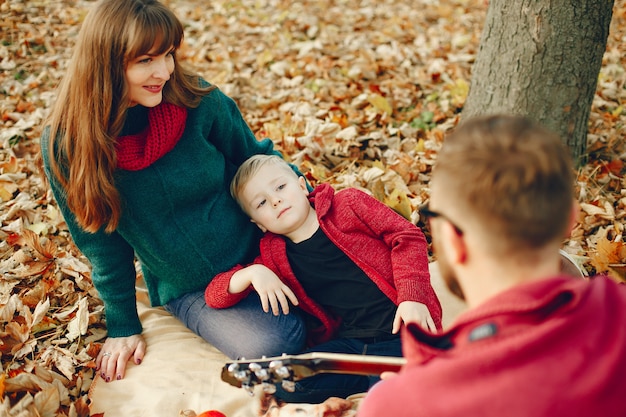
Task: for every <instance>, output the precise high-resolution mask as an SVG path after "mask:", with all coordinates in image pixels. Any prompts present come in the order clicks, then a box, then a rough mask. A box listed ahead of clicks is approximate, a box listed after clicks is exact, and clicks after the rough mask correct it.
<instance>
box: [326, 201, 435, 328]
mask: <svg viewBox="0 0 626 417" xmlns="http://www.w3.org/2000/svg"><path fill="white" fill-rule="evenodd" d="M336 196H340V197H339V198H340V199H339V200H338V201H339V202H340V204H341V205H342V208H341V209H340V210H342V211H344V212H347V213H350V214H349V215H350V216H356V217H357V218H358V221H357V223H360V224H361V227H362V228H363V230H368V232H367V233H369V234H371V235H372V236H374V238H375V239H378V240H380V241H381V242H383V243H384V244H385V245H386V246H387V247H388V250H389V251H390V260H391V270H392V273H393V283H386V284H385V283H384V282H380V283H379V284H380V285H389V284H391V285H392V286H393V287H394V288H395V291H396V292H397V297H396V300H395V301H396V303H397V304H400V303H401V302H403V301H417V302H420V303H423V304H425V305H426V306H427V307H428V309H429V311H430V314H431V316H432V318H433V320H434V321H435V324H436V325H437V327H441V314H442V313H441V304H440V303H439V299H438V298H437V295H436V294H435V291H434V289H433V287H432V285H431V283H430V272H429V269H428V244H427V242H426V238H425V236H424V233H423V232H422V231H421V229H420V228H419V227H417V226H415V225H414V224H412V223H411V222H409V221H408V220H406V219H405V218H404V217H402V216H401V215H399V214H398V213H396V212H395V211H393V210H392V209H390V208H389V207H388V206H386V205H385V204H383V203H381V202H380V201H378V200H376V199H375V198H374V197H372V196H370V195H368V194H366V193H364V192H362V191H359V190H356V189H345V190H342V191H340V192H338V193H337V194H336ZM343 205H347V206H349V207H343ZM359 251H360V252H361V253H364V254H366V255H365V256H362V257H361V260H360V262H359V266H360V267H361V268H362V269H364V270H366V273H368V272H367V271H368V270H369V271H371V270H376V269H378V265H377V264H376V262H380V259H370V258H372V257H371V256H367V253H368V247H367V244H365V246H363V247H361V248H360V250H359ZM368 275H370V274H369V273H368ZM380 285H379V286H380Z"/></svg>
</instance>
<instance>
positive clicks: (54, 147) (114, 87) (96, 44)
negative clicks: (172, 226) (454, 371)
mask: <svg viewBox="0 0 626 417" xmlns="http://www.w3.org/2000/svg"><path fill="white" fill-rule="evenodd" d="M182 40H183V26H182V24H181V23H180V21H179V20H178V18H176V16H175V15H174V14H173V12H172V11H171V10H170V9H168V8H167V7H165V6H164V5H162V4H161V3H159V2H158V1H156V0H100V1H99V2H98V3H97V4H96V5H95V6H94V7H93V9H92V10H90V12H89V13H88V15H87V17H86V18H85V21H84V22H83V24H82V27H81V29H80V32H79V35H78V41H77V43H76V46H75V49H74V52H73V56H72V59H71V61H70V63H69V65H68V68H67V72H66V74H65V76H64V77H63V79H62V80H61V83H60V85H59V88H58V91H57V98H56V102H55V105H54V107H53V109H52V112H51V114H50V116H49V118H48V120H47V122H46V124H48V125H49V126H50V132H49V138H50V143H49V152H50V154H49V155H48V156H49V160H50V167H51V171H52V174H53V175H54V176H55V177H56V178H57V179H58V180H59V182H60V184H61V185H62V187H63V189H64V191H65V196H66V199H67V204H68V207H69V209H70V210H71V211H72V213H74V215H75V216H76V220H77V222H78V224H79V225H80V226H81V227H82V228H83V229H85V230H86V231H88V232H92V233H95V232H96V231H98V230H100V229H101V228H102V227H105V230H106V231H107V232H112V231H114V230H115V229H116V228H117V225H118V223H119V219H120V215H121V202H120V195H119V192H118V190H117V189H116V187H115V183H114V171H115V169H116V165H117V159H116V152H115V142H116V139H117V137H118V135H119V134H120V132H121V130H122V127H123V124H124V119H125V115H126V112H127V110H128V107H129V104H130V103H129V99H128V89H127V86H126V81H125V70H126V67H127V65H128V63H129V62H131V61H132V60H133V59H135V58H137V57H139V56H141V55H144V54H147V53H148V52H149V51H152V52H154V51H156V52H157V53H158V54H161V53H165V52H166V51H168V50H169V49H170V48H171V47H172V46H173V47H174V48H176V49H177V48H178V47H179V46H180V44H181V42H182ZM174 59H175V63H176V64H175V66H174V72H173V74H172V75H171V77H170V80H169V81H168V82H167V83H166V84H165V87H164V89H163V100H164V101H166V102H169V103H173V104H176V105H179V106H185V107H190V108H193V107H197V106H198V104H199V102H200V99H201V97H202V95H204V94H207V93H208V92H209V91H210V90H211V89H212V87H210V88H206V87H201V86H200V81H199V78H198V76H197V75H195V74H192V73H191V72H189V71H187V70H185V69H184V68H183V67H182V66H181V65H179V63H178V62H176V57H174Z"/></svg>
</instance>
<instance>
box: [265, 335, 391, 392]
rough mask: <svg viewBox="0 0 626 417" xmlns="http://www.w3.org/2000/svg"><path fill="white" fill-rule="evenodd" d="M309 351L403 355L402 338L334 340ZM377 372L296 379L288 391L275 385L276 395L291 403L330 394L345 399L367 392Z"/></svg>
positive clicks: (323, 375) (322, 375)
mask: <svg viewBox="0 0 626 417" xmlns="http://www.w3.org/2000/svg"><path fill="white" fill-rule="evenodd" d="M307 352H333V353H352V354H357V355H378V356H397V357H401V356H402V342H401V341H400V337H397V338H395V339H391V340H383V341H374V343H364V342H363V341H360V340H358V339H335V340H331V341H329V342H326V343H322V344H321V345H318V346H315V347H313V348H311V349H308V350H307ZM379 380H380V378H379V377H378V375H372V376H361V375H347V374H330V373H325V374H318V375H315V376H312V377H309V378H305V379H303V380H301V381H298V382H296V390H295V391H294V392H288V391H285V390H284V389H282V387H281V386H280V384H277V385H276V394H275V396H276V398H278V399H281V400H283V401H286V402H289V403H321V402H324V401H325V400H326V399H328V398H329V397H340V398H346V397H348V396H350V395H352V394H358V393H361V392H366V391H367V390H368V389H369V388H370V387H371V386H372V385H374V384H375V383H376V382H378V381H379Z"/></svg>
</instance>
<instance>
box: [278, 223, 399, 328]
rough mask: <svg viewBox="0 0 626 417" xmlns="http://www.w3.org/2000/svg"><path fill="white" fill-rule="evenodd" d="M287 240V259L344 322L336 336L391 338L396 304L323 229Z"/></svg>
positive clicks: (311, 292)
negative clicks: (308, 235) (296, 239)
mask: <svg viewBox="0 0 626 417" xmlns="http://www.w3.org/2000/svg"><path fill="white" fill-rule="evenodd" d="M285 240H286V243H287V258H288V260H289V264H290V265H291V268H292V269H293V272H294V274H295V276H296V278H297V279H298V281H299V282H300V283H301V284H302V286H303V287H304V290H305V291H306V292H307V294H308V295H309V296H310V297H311V298H312V299H314V300H315V301H317V302H318V303H319V304H320V305H322V306H323V307H324V308H326V309H327V310H328V311H330V312H331V313H332V314H334V315H335V316H338V317H341V319H342V324H341V326H340V328H339V331H338V333H337V334H336V335H335V336H336V337H346V338H371V337H389V335H391V327H392V325H393V318H394V315H395V313H396V306H395V304H394V303H393V302H392V301H391V300H390V299H389V298H388V297H387V296H386V295H385V294H383V293H382V291H380V289H379V288H378V287H377V286H376V284H374V282H373V281H372V280H371V279H370V278H369V277H368V276H367V275H366V274H365V273H364V272H363V270H361V268H359V267H358V266H357V265H356V264H355V263H354V262H352V260H351V259H350V258H349V257H348V256H347V255H346V254H345V253H344V252H343V251H341V250H340V249H339V248H338V247H337V246H335V244H334V243H333V242H331V241H330V239H328V237H327V236H326V235H325V234H324V232H323V231H322V229H321V228H318V230H317V231H316V232H315V234H313V236H311V237H310V238H309V239H307V240H305V241H303V242H300V243H293V242H292V241H291V240H289V239H285Z"/></svg>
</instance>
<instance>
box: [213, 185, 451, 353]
mask: <svg viewBox="0 0 626 417" xmlns="http://www.w3.org/2000/svg"><path fill="white" fill-rule="evenodd" d="M309 200H310V201H311V204H312V205H313V206H314V207H315V211H316V213H317V217H318V220H319V224H320V227H321V228H322V230H323V231H324V233H325V234H326V236H328V238H329V239H330V240H331V241H332V242H333V243H334V244H335V245H336V246H337V247H338V248H339V249H341V250H342V251H344V252H345V253H346V255H348V257H350V259H352V261H353V262H354V263H355V264H356V265H357V266H358V267H359V268H361V269H362V270H363V271H364V272H365V274H367V276H368V277H369V278H370V279H371V280H372V281H374V283H376V285H377V286H378V287H379V288H380V290H381V291H382V292H383V293H384V294H385V295H387V297H389V299H391V301H393V302H394V303H395V304H396V305H398V304H399V303H401V302H403V301H409V300H410V301H417V302H420V303H423V304H425V305H426V306H427V307H428V310H429V312H430V315H431V316H432V318H433V320H434V322H435V324H436V325H437V327H438V328H441V305H440V304H439V299H438V298H437V296H436V294H435V291H434V290H433V288H432V286H431V285H430V273H429V271H428V251H427V242H426V239H425V237H424V234H423V233H422V231H421V230H420V229H419V228H418V227H417V226H415V225H414V224H412V223H411V222H409V221H407V220H406V219H405V218H404V217H402V216H400V215H399V214H397V213H396V212H394V211H393V210H391V209H390V208H389V207H387V206H386V205H384V204H383V203H381V202H379V201H378V200H376V199H375V198H373V197H371V196H369V195H368V194H366V193H364V192H362V191H359V190H357V189H353V188H348V189H345V190H342V191H339V192H337V193H335V191H334V189H333V188H332V187H331V186H330V185H328V184H322V185H320V186H318V187H317V188H316V189H315V190H314V191H313V192H312V193H311V194H310V195H309ZM284 239H285V238H284V237H282V236H278V235H275V234H272V233H266V234H265V236H264V237H263V238H262V239H261V243H260V249H261V252H260V255H259V257H258V258H257V259H256V260H255V261H254V262H255V263H258V264H263V265H265V266H267V267H268V268H270V269H271V270H272V271H274V272H275V273H276V275H278V276H279V277H280V279H281V280H282V281H283V282H284V283H285V284H287V285H288V286H289V288H291V290H292V291H293V292H294V294H295V295H296V297H297V298H298V300H299V302H300V304H299V307H300V308H302V309H303V310H304V311H306V312H307V313H309V314H311V315H313V316H315V317H316V318H318V319H319V320H320V321H321V322H322V327H320V328H319V329H315V330H314V331H313V332H312V334H311V335H310V337H309V339H310V343H312V344H317V343H322V342H325V341H327V340H329V339H331V338H332V337H333V334H334V332H335V331H336V329H337V327H338V325H339V323H338V321H337V320H336V319H334V318H333V317H332V316H331V315H330V314H329V313H328V312H327V311H326V310H324V309H323V308H322V307H321V306H320V305H319V304H318V303H317V302H315V301H314V300H313V299H311V298H310V297H309V296H308V295H307V294H306V293H305V291H304V289H303V288H302V286H301V285H300V283H299V282H298V280H297V279H296V277H295V275H294V274H293V271H292V269H291V267H290V266H289V261H288V259H287V254H286V250H285V240H284ZM241 268H243V266H241V265H238V266H236V267H235V268H233V269H231V270H230V271H228V272H225V273H222V274H219V275H217V276H216V277H215V278H214V279H213V280H212V281H211V283H210V284H209V285H208V286H207V289H206V293H205V296H206V297H205V298H206V302H207V304H208V305H209V306H211V307H213V308H225V307H230V306H232V305H234V304H236V303H237V302H239V301H240V300H242V299H243V298H244V297H245V296H247V295H248V293H249V292H250V291H251V290H252V288H251V287H250V288H249V289H248V290H247V291H244V292H242V293H239V294H230V293H229V292H228V285H229V283H230V279H231V277H232V275H233V274H234V273H235V272H236V271H238V270H239V269H241ZM390 325H391V323H390Z"/></svg>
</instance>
